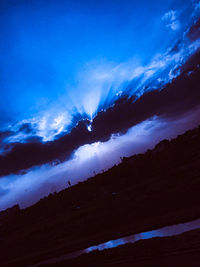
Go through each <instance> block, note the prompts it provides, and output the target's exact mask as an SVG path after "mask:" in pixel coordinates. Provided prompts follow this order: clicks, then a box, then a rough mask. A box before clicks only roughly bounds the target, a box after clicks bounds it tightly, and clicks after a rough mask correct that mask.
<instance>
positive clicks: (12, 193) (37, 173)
mask: <svg viewBox="0 0 200 267" xmlns="http://www.w3.org/2000/svg"><path fill="white" fill-rule="evenodd" d="M199 118H200V107H198V108H196V109H195V110H191V111H190V112H188V113H186V114H184V115H183V114H182V115H181V116H175V117H174V118H171V119H168V118H166V117H162V116H161V117H158V116H153V117H152V118H149V119H147V120H145V121H143V122H141V123H139V124H137V125H136V126H134V127H131V128H130V129H128V131H127V132H126V133H125V134H124V135H121V134H115V135H111V137H110V139H109V140H108V141H106V142H100V141H98V142H94V143H91V144H85V145H83V146H80V147H79V148H78V149H77V150H75V151H74V153H73V157H72V158H71V159H70V160H68V161H65V162H63V163H61V164H58V165H55V166H52V165H49V164H46V165H43V166H40V167H35V168H32V169H30V170H28V172H27V173H25V174H18V175H9V176H4V177H2V178H1V179H0V196H1V202H0V210H1V209H5V208H7V207H9V206H12V205H14V204H16V203H18V204H20V206H21V207H22V208H24V207H26V206H29V205H31V204H33V203H34V202H36V201H38V200H39V199H40V198H42V197H44V196H46V195H48V194H49V193H53V192H55V191H60V190H61V189H64V188H66V187H67V182H68V181H69V180H70V181H71V183H72V184H74V183H77V182H79V181H83V180H85V179H86V178H88V177H92V176H94V175H95V174H96V173H101V172H102V171H103V170H104V171H105V170H107V169H108V168H110V167H112V166H113V165H114V164H118V163H120V161H121V160H120V157H124V156H126V157H128V156H130V155H133V154H137V153H143V152H145V151H146V150H147V149H151V148H153V147H154V145H155V144H156V143H158V142H159V141H160V140H162V139H164V138H173V137H175V136H176V135H177V134H181V133H183V132H185V131H186V130H187V129H190V128H192V127H194V126H196V125H198V123H199V122H200V119H199Z"/></svg>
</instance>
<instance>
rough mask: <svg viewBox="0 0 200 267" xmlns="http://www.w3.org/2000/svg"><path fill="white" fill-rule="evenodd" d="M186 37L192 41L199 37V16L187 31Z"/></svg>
mask: <svg viewBox="0 0 200 267" xmlns="http://www.w3.org/2000/svg"><path fill="white" fill-rule="evenodd" d="M187 37H188V38H189V39H190V40H191V41H192V42H194V41H196V40H198V39H199V38H200V18H199V19H198V20H197V21H196V23H194V24H193V25H192V27H191V28H190V30H189V31H188V32H187Z"/></svg>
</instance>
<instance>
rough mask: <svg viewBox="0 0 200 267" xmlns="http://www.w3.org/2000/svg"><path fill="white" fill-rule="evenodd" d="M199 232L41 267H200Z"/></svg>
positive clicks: (109, 250)
mask: <svg viewBox="0 0 200 267" xmlns="http://www.w3.org/2000/svg"><path fill="white" fill-rule="evenodd" d="M199 265H200V230H196V231H191V232H187V233H184V234H182V235H179V236H174V237H162V238H153V239H149V240H143V241H138V242H137V243H135V244H128V245H124V246H120V247H118V248H114V249H108V250H104V251H101V252H100V251H95V252H92V253H90V254H87V255H83V256H80V257H78V258H76V259H73V260H68V261H62V262H58V263H55V264H48V265H41V266H49V267H50V266H52V267H54V266H70V267H90V266H110V267H111V266H116V267H131V266H134V267H179V266H180V267H185V266H188V267H199Z"/></svg>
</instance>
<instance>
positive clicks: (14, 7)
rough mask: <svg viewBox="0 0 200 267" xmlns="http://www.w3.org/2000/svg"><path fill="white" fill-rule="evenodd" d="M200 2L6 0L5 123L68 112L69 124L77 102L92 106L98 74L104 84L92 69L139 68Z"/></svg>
mask: <svg viewBox="0 0 200 267" xmlns="http://www.w3.org/2000/svg"><path fill="white" fill-rule="evenodd" d="M196 3H197V2H194V1H191V2H190V1H183V0H176V1H156V0H151V1H147V0H146V1H145V0H143V1H135V0H132V1H122V0H118V1H116V0H115V1H83V0H82V1H14V0H13V1H12V0H11V1H1V4H0V12H1V18H0V26H1V43H0V49H1V56H0V68H1V73H0V86H1V91H0V112H1V117H0V127H1V128H3V127H5V126H6V125H8V124H10V123H13V122H15V123H16V122H20V121H22V120H24V119H32V118H35V121H34V123H36V124H37V126H36V127H37V129H38V127H39V128H41V127H43V126H38V121H39V118H41V119H43V118H44V117H45V118H46V117H48V119H47V121H52V120H54V119H55V120H56V121H59V118H61V117H62V116H63V114H64V119H63V125H65V126H66V125H67V124H69V123H70V121H71V119H72V116H73V112H75V111H76V110H78V111H79V112H80V113H82V114H83V113H84V112H85V111H86V113H92V112H93V111H95V108H96V109H97V106H98V104H99V103H98V102H100V101H102V100H101V97H102V95H103V94H104V92H103V91H104V87H105V83H106V82H107V81H105V79H104V78H102V81H99V79H100V78H99V77H98V85H97V84H96V81H94V79H92V78H91V76H92V75H93V76H95V75H96V72H98V73H101V72H102V70H103V71H104V72H103V77H105V72H106V71H107V73H109V72H113V69H115V68H116V67H118V66H119V65H120V64H124V65H125V68H124V69H123V71H125V72H126V71H127V70H126V66H128V68H129V69H130V68H131V69H132V70H134V68H136V66H145V65H147V64H149V62H151V60H152V58H153V57H155V55H159V54H161V55H162V54H163V53H164V52H165V51H166V50H167V49H168V48H169V47H170V46H171V45H172V44H173V41H175V40H176V39H178V38H179V37H180V36H181V35H182V33H183V32H184V30H185V29H186V27H187V26H188V24H190V23H191V21H192V19H194V18H192V17H191V13H192V12H193V11H194V7H195V4H196ZM169 12H173V13H172V14H170V13H169ZM167 14H168V15H167ZM170 25H171V26H170ZM130 62H131V63H130ZM120 66H121V65H120ZM95 70H96V72H95ZM117 76H118V73H117V72H116V74H115V77H113V79H115V78H116V77H117ZM90 79H91V80H90ZM123 79H125V80H126V79H127V77H126V75H125V77H121V80H120V81H119V83H118V84H117V86H118V87H119V84H121V83H122V81H123ZM88 80H89V82H90V84H89V85H92V86H93V83H94V86H93V87H94V89H93V88H89V87H90V86H89V85H88V82H87V81H88ZM112 82H113V81H110V80H109V85H108V84H107V85H106V86H110V84H111V83H112ZM95 87H98V89H97V92H95ZM99 87H101V88H99ZM114 93H116V92H114ZM96 94H97V95H98V94H100V95H99V97H97V96H96V102H95V101H94V103H91V104H89V103H88V98H94V97H93V96H94V95H96ZM88 105H92V107H88ZM88 110H92V111H91V112H89V111H88ZM46 114H48V116H47V115H46ZM49 114H51V115H49ZM64 121H65V122H64ZM36 124H35V125H36ZM47 124H48V125H49V123H47ZM55 124H56V122H55ZM12 125H13V124H12ZM40 125H42V122H41V121H40ZM65 126H63V127H64V128H65ZM64 128H62V129H64ZM61 131H62V130H61ZM40 132H41V135H43V136H45V132H46V130H45V131H44V133H43V132H42V131H40ZM52 136H53V135H52V134H49V139H51V138H52ZM46 139H48V137H46Z"/></svg>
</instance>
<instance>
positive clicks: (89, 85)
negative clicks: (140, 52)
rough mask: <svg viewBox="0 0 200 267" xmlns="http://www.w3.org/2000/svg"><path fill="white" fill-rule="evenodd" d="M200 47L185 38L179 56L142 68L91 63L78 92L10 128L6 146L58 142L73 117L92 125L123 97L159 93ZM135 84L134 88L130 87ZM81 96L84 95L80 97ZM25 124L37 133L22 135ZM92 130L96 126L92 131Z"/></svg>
mask: <svg viewBox="0 0 200 267" xmlns="http://www.w3.org/2000/svg"><path fill="white" fill-rule="evenodd" d="M199 47H200V40H199V39H198V40H196V41H194V42H193V43H190V44H188V40H187V38H186V39H185V38H183V40H182V43H181V45H180V48H179V50H178V51H177V52H176V53H173V54H172V53H171V52H169V51H170V50H171V48H170V49H169V50H168V51H167V52H166V53H163V54H157V55H155V56H154V57H153V58H152V60H151V61H150V62H149V64H147V65H146V66H145V65H141V64H140V63H139V62H138V61H137V60H136V59H132V60H129V61H128V62H124V63H121V64H114V63H112V64H111V63H108V62H104V63H102V64H101V65H99V63H98V62H91V63H90V64H89V63H88V64H87V66H86V67H85V69H84V71H82V72H80V73H79V75H78V77H77V84H76V88H74V90H70V91H69V92H68V91H66V94H65V95H62V96H61V97H60V99H58V100H57V101H56V102H53V103H52V104H51V105H50V107H49V108H48V109H47V110H45V111H41V112H40V114H39V115H37V116H35V117H34V118H31V119H26V120H22V121H21V122H18V123H17V124H15V125H10V126H9V127H8V128H10V130H14V131H16V133H14V135H12V136H10V137H8V138H6V140H5V141H6V142H23V141H24V140H25V139H26V138H27V137H31V136H33V135H36V136H39V137H41V138H42V140H43V141H44V142H46V141H51V140H54V139H55V137H56V136H57V135H59V134H60V133H63V132H67V131H68V126H69V125H70V124H71V122H72V119H73V116H75V115H76V114H77V113H78V114H81V115H82V117H87V118H88V119H89V120H90V121H91V122H92V119H93V118H94V117H95V116H96V114H97V112H98V111H100V110H101V109H106V108H108V107H109V106H110V105H112V104H113V103H114V101H115V100H117V99H118V98H120V97H121V96H122V95H123V94H128V95H130V96H131V95H136V96H137V97H140V96H141V95H143V94H144V93H145V92H146V91H147V90H156V89H160V88H162V87H163V86H164V84H166V83H168V82H169V81H171V80H172V79H174V78H176V77H177V76H178V75H179V74H180V70H179V67H180V66H181V65H182V64H183V63H184V62H185V61H186V59H187V58H188V57H189V56H190V55H192V54H193V53H194V52H195V51H197V49H199ZM130 82H133V83H134V85H133V86H132V87H131V90H130V88H129V87H128V84H129V83H130ZM77 92H80V93H79V94H77ZM24 123H30V124H31V127H32V128H33V132H34V134H33V133H32V132H29V133H21V132H18V131H19V129H20V127H21V126H22V125H23V124H24ZM91 130H92V124H91V125H89V126H88V131H91Z"/></svg>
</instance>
